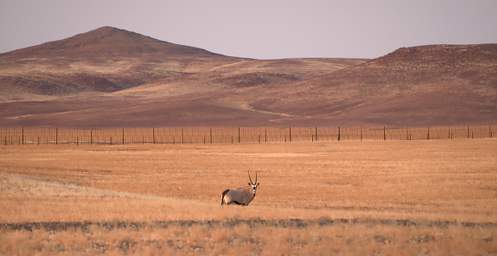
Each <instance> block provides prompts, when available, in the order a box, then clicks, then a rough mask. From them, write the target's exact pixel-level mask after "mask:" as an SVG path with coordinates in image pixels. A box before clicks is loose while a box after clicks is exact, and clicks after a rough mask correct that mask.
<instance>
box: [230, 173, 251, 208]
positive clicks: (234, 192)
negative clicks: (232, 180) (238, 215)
mask: <svg viewBox="0 0 497 256" xmlns="http://www.w3.org/2000/svg"><path fill="white" fill-rule="evenodd" d="M248 177H249V183H248V185H249V186H248V187H243V188H237V189H226V190H225V191H223V193H222V194H221V205H223V204H238V205H244V206H247V205H249V204H250V202H252V200H253V199H254V197H255V192H256V191H257V186H259V182H257V172H255V182H252V178H251V177H250V172H248Z"/></svg>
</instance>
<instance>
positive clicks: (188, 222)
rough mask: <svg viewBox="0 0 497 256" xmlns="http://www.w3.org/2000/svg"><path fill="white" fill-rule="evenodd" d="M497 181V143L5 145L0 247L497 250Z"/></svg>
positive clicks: (0, 251) (57, 250)
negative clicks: (246, 202) (246, 193)
mask: <svg viewBox="0 0 497 256" xmlns="http://www.w3.org/2000/svg"><path fill="white" fill-rule="evenodd" d="M247 170H251V171H252V172H256V171H257V172H258V174H259V181H260V183H261V186H260V188H259V190H258V192H257V196H256V198H255V199H254V201H253V202H252V204H251V205H250V206H248V207H236V206H235V207H233V206H229V207H227V206H224V207H222V206H220V193H221V192H222V191H223V190H224V189H225V188H234V187H239V186H244V185H246V184H247V182H248V178H247ZM496 184H497V140H495V139H474V140H471V139H457V140H430V141H363V142H360V141H342V142H320V143H286V144H283V143H281V144H280V143H274V144H264V145H259V144H239V145H114V146H109V145H98V146H95V145H93V146H91V145H80V146H75V145H40V146H36V145H30V146H1V147H0V192H1V193H0V223H1V224H0V255H33V254H40V255H54V254H62V255H64V254H66V255H74V254H80V255H95V254H135V255H147V254H149V255H156V254H164V253H165V254H212V255H221V254H224V255H230V254H240V253H241V254H248V255H251V254H255V255H274V254H283V255H288V254H307V255H308V254H318V255H319V254H322V255H329V254H341V255H455V254H460V255H493V254H497V221H496V220H497V210H496V209H497V185H496Z"/></svg>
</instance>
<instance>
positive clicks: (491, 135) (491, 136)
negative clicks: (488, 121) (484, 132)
mask: <svg viewBox="0 0 497 256" xmlns="http://www.w3.org/2000/svg"><path fill="white" fill-rule="evenodd" d="M490 138H493V131H492V126H490Z"/></svg>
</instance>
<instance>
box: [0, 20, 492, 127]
mask: <svg viewBox="0 0 497 256" xmlns="http://www.w3.org/2000/svg"><path fill="white" fill-rule="evenodd" d="M495 102H497V44H481V45H430V46H419V47H408V48H400V49H398V50H396V51H394V52H392V53H390V54H387V55H385V56H382V57H379V58H376V59H372V60H366V59H332V58H328V59H327V58H322V59H316V58H314V59H311V58H309V59H279V60H255V59H246V58H236V57H229V56H224V55H221V54H217V53H212V52H209V51H207V50H203V49H199V48H195V47H189V46H183V45H178V44H173V43H169V42H165V41H160V40H156V39H153V38H150V37H147V36H143V35H140V34H137V33H134V32H130V31H126V30H122V29H117V28H112V27H103V28H99V29H96V30H93V31H90V32H87V33H82V34H79V35H76V36H73V37H70V38H67V39H63V40H59V41H54V42H48V43H45V44H41V45H38V46H33V47H28V48H24V49H19V50H15V51H12V52H8V53H4V54H0V125H2V126H19V125H24V126H37V125H43V126H73V127H112V126H139V127H146V126H184V125H188V126H203V125H246V126H254V125H384V124H386V125H444V124H472V123H478V124H480V123H484V124H486V123H493V122H495V121H497V104H495Z"/></svg>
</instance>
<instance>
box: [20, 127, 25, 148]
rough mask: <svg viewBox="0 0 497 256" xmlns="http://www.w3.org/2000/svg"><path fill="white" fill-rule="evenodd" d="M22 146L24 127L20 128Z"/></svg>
mask: <svg viewBox="0 0 497 256" xmlns="http://www.w3.org/2000/svg"><path fill="white" fill-rule="evenodd" d="M21 136H22V140H21V141H22V145H24V127H22V128H21Z"/></svg>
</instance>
